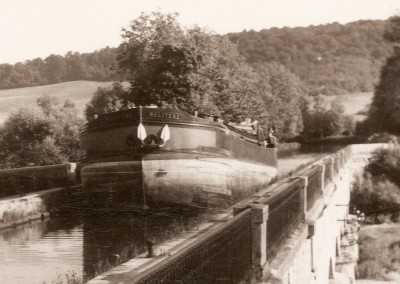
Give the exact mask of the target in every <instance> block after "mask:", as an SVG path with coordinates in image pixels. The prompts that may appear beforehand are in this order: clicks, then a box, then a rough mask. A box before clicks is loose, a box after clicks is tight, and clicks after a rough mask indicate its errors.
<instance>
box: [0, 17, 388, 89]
mask: <svg viewBox="0 0 400 284" xmlns="http://www.w3.org/2000/svg"><path fill="white" fill-rule="evenodd" d="M384 26H385V21H358V22H353V23H350V24H346V25H341V24H338V23H333V24H327V25H319V26H310V27H304V28H279V29H278V28H272V29H264V30H261V31H259V32H256V31H252V30H251V31H243V32H240V33H232V34H229V35H228V37H229V38H230V40H231V41H232V42H234V43H235V44H237V46H238V49H239V52H240V54H241V55H243V56H244V58H245V59H246V61H247V62H248V63H250V64H252V65H254V64H259V63H264V62H268V63H270V62H276V63H279V64H281V65H283V66H285V67H286V68H287V69H288V70H289V71H291V72H292V73H294V74H296V75H297V76H299V77H300V79H301V80H302V81H303V82H304V83H305V84H306V85H307V86H308V88H309V91H310V93H311V94H325V95H331V94H342V93H351V92H359V91H372V90H373V86H374V84H376V83H377V80H378V78H379V70H380V68H381V67H382V65H383V63H384V62H385V59H386V58H387V57H388V56H389V55H390V53H391V48H390V45H389V44H388V43H386V42H385V41H384V40H383V36H382V35H383V30H384ZM117 54H118V48H109V47H106V48H104V49H101V50H99V51H95V52H93V53H84V54H79V53H78V52H69V53H68V54H66V55H65V56H60V55H54V54H52V55H50V56H48V57H47V58H45V59H40V58H36V59H33V60H28V61H25V62H23V63H17V64H15V65H10V64H0V89H9V88H17V87H27V86H37V85H45V84H52V83H59V82H65V81H71V80H96V81H114V80H118V79H122V78H125V77H124V76H122V75H121V74H120V73H118V72H117V69H118V68H117V65H118V62H117V60H116V57H117Z"/></svg>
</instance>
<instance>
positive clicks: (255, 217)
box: [250, 204, 268, 281]
mask: <svg viewBox="0 0 400 284" xmlns="http://www.w3.org/2000/svg"><path fill="white" fill-rule="evenodd" d="M250 208H251V252H252V253H251V268H252V279H257V280H259V281H261V279H262V276H263V268H264V266H265V264H266V263H267V220H268V205H267V204H251V206H250Z"/></svg>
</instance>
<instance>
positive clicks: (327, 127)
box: [303, 95, 353, 139]
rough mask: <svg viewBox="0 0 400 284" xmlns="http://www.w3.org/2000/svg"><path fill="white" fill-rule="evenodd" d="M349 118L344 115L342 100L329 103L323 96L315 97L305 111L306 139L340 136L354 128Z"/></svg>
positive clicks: (304, 133)
mask: <svg viewBox="0 0 400 284" xmlns="http://www.w3.org/2000/svg"><path fill="white" fill-rule="evenodd" d="M352 125H353V124H352V123H351V122H349V117H347V116H346V115H344V107H343V104H342V103H341V101H340V98H336V99H335V100H333V101H331V102H329V101H328V100H327V98H326V97H325V96H323V95H319V96H316V97H313V100H312V101H311V104H310V105H309V106H308V107H307V109H306V110H305V111H304V131H303V136H304V138H306V139H310V138H323V137H327V136H333V135H338V134H341V133H342V132H344V131H345V130H347V131H348V132H351V131H352V129H345V127H346V126H347V127H353V126H352Z"/></svg>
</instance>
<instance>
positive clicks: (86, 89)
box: [0, 81, 112, 123]
mask: <svg viewBox="0 0 400 284" xmlns="http://www.w3.org/2000/svg"><path fill="white" fill-rule="evenodd" d="M111 84H112V82H92V81H72V82H65V83H59V84H52V85H46V86H37V87H27V88H18V89H9V90H0V123H3V122H4V120H5V119H6V118H7V116H8V115H9V114H10V112H12V111H13V110H14V109H16V108H19V107H22V106H26V107H29V106H34V105H35V104H36V99H37V98H38V97H40V96H41V95H43V94H47V95H49V96H54V97H56V98H58V99H59V100H60V102H63V101H65V100H66V99H69V100H70V101H72V102H74V103H75V105H76V108H77V109H78V110H79V112H80V113H82V115H83V110H84V108H85V104H86V103H87V102H89V100H90V99H91V98H92V96H93V94H94V92H96V90H97V88H98V87H103V88H104V87H108V86H110V85H111Z"/></svg>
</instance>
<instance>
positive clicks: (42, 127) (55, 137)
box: [0, 95, 83, 167]
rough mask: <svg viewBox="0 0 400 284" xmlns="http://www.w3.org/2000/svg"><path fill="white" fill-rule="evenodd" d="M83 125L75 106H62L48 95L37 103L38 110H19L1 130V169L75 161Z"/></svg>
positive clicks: (36, 108) (67, 104)
mask: <svg viewBox="0 0 400 284" xmlns="http://www.w3.org/2000/svg"><path fill="white" fill-rule="evenodd" d="M82 123H83V120H82V119H81V118H79V116H78V114H77V111H76V109H75V107H74V106H73V104H71V103H70V102H66V103H65V104H64V105H60V104H58V102H56V101H55V100H54V99H52V98H51V97H49V96H46V95H44V96H42V97H40V98H39V99H38V100H37V107H35V108H20V109H17V110H16V111H14V112H13V113H11V115H10V116H9V117H8V118H7V120H6V121H5V122H4V125H3V126H2V127H1V128H0V149H1V152H0V156H1V159H2V165H1V167H23V166H29V165H40V166H42V165H48V164H59V163H65V162H67V161H68V160H69V161H74V160H76V159H77V156H78V149H79V139H78V133H79V126H80V125H81V124H82Z"/></svg>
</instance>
